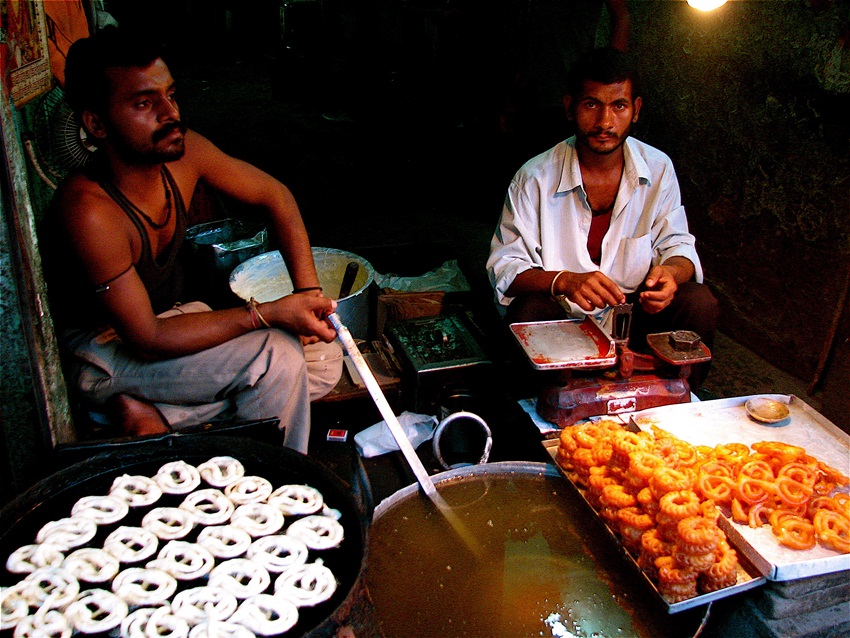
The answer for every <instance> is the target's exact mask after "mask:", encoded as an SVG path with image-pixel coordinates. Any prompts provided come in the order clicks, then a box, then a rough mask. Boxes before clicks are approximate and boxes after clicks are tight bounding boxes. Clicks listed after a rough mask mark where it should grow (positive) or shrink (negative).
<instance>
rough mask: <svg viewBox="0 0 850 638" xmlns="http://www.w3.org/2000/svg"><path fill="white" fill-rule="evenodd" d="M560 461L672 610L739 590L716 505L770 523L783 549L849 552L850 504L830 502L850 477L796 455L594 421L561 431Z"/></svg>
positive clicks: (739, 517) (774, 446) (747, 521)
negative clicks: (703, 596)
mask: <svg viewBox="0 0 850 638" xmlns="http://www.w3.org/2000/svg"><path fill="white" fill-rule="evenodd" d="M556 461H557V463H558V464H559V465H560V466H561V467H562V468H563V469H564V470H565V471H566V472H567V474H568V476H570V478H571V479H573V480H574V481H575V482H576V483H577V484H578V485H580V486H582V487H585V488H587V490H586V492H585V494H586V498H587V501H588V502H589V503H590V504H591V505H592V506H593V507H594V508H595V509H596V511H597V512H598V513H599V515H600V517H602V518H603V519H604V520H605V522H606V523H607V524H608V525H609V527H610V529H611V530H612V531H613V532H614V533H615V534H616V535H618V536H619V538H620V539H621V542H622V544H623V546H624V547H625V548H626V549H628V550H629V551H630V552H632V553H633V554H634V555H635V556H636V560H637V563H638V565H639V566H640V567H641V569H643V570H644V572H645V573H646V575H647V576H648V577H650V578H652V579H653V580H654V581H655V582H656V583H657V585H658V590H659V592H660V593H661V594H662V595H663V596H664V598H665V599H666V600H667V601H668V602H671V603H673V602H678V601H681V600H686V599H687V598H690V597H693V596H695V595H697V593H699V592H710V591H716V590H717V589H721V588H723V587H729V586H731V585H734V584H735V583H736V582H737V578H738V559H737V554H736V553H735V551H734V550H733V549H731V548H730V547H729V544H728V543H727V541H726V536H725V534H724V533H723V532H722V531H721V530H720V529H719V528H718V527H717V519H718V516H719V511H718V507H723V508H727V509H725V511H726V512H727V515H728V512H729V509H728V508H731V515H732V520H733V521H735V522H738V523H741V524H744V525H750V526H752V527H761V526H763V525H765V524H769V525H770V528H771V530H772V531H773V534H774V535H775V536H776V538H777V540H778V541H779V542H780V543H782V544H783V545H785V546H787V547H792V548H795V549H808V548H811V547H813V546H814V545H815V544H816V543H817V542H820V543H822V544H823V545H824V546H826V547H829V548H831V549H833V550H835V551H839V552H848V553H850V496H848V495H846V494H837V495H835V496H826V495H827V494H830V493H832V491H833V489H834V487H835V486H843V485H847V484H848V483H850V479H848V477H846V476H844V475H843V474H842V473H841V472H838V471H837V470H834V469H833V468H831V467H829V466H828V465H826V464H824V463H821V462H819V461H818V460H817V459H815V458H813V457H811V456H809V455H808V454H807V453H806V451H805V449H804V448H802V447H798V446H794V445H789V444H785V443H779V442H774V441H762V442H760V443H757V444H754V445H753V446H752V451H751V450H750V448H749V447H748V446H746V445H744V444H742V443H725V444H722V445H718V446H716V447H714V448H709V447H707V446H693V445H690V444H688V443H685V442H683V441H681V440H679V439H677V438H676V437H674V436H672V435H671V434H670V433H669V432H666V431H664V430H661V429H660V428H657V427H654V426H653V427H652V431H651V432H649V431H642V432H628V431H626V430H624V429H623V428H622V427H621V426H619V425H617V424H616V423H614V422H605V421H600V422H597V423H595V424H580V425H575V426H569V427H568V428H564V430H563V431H562V432H561V436H560V444H559V448H558V454H557V455H556ZM815 520H816V521H817V523H815Z"/></svg>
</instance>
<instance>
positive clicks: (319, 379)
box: [44, 28, 342, 452]
mask: <svg viewBox="0 0 850 638" xmlns="http://www.w3.org/2000/svg"><path fill="white" fill-rule="evenodd" d="M65 77H66V86H65V88H66V96H67V99H68V101H69V103H70V104H71V106H72V107H73V108H74V111H75V114H76V116H77V117H78V118H79V121H80V122H81V124H82V125H83V126H84V128H85V129H86V131H87V133H88V134H89V138H90V139H91V140H92V141H93V142H94V143H95V144H96V145H97V147H98V150H97V152H96V154H95V155H96V158H97V159H96V160H95V161H94V162H93V163H92V164H91V165H90V166H89V167H87V168H86V169H85V170H82V171H79V172H76V173H73V174H71V175H69V176H68V177H67V178H66V180H65V181H64V182H63V184H62V185H61V187H60V188H59V190H57V192H56V196H55V198H54V201H53V203H52V205H51V209H50V211H49V213H48V215H47V218H46V237H45V241H44V245H45V246H46V247H47V249H46V250H45V262H46V270H47V276H48V285H49V290H50V293H51V305H52V307H53V312H54V316H55V319H56V323H57V326H58V328H59V330H60V334H61V335H62V338H63V343H64V344H65V345H67V347H68V350H69V351H70V353H71V354H72V355H73V356H72V361H73V366H72V368H73V370H72V371H71V375H72V376H73V377H74V381H75V384H76V386H77V389H78V390H79V393H80V395H81V397H82V399H83V400H84V401H85V402H86V403H87V404H89V405H93V406H95V407H99V406H103V407H108V406H112V407H113V408H116V407H117V414H118V415H119V417H120V418H121V420H123V426H124V428H125V432H126V433H130V434H146V433H151V432H157V431H166V430H167V429H171V428H177V429H179V428H180V427H186V426H190V425H196V424H198V423H204V422H206V421H208V420H209V419H210V418H214V417H215V416H216V415H218V414H220V413H221V412H222V411H226V410H229V414H232V415H233V416H234V417H235V418H236V419H240V420H252V419H261V418H272V417H276V418H279V419H280V422H281V427H282V428H285V438H284V444H285V445H287V446H289V447H292V448H294V449H297V450H300V451H302V452H306V450H307V440H308V437H309V402H310V400H312V399H315V398H317V397H319V396H322V395H323V394H325V393H327V392H328V391H329V390H330V389H331V388H333V386H334V385H335V384H336V381H337V380H338V379H339V375H340V374H341V370H342V353H341V349H340V347H339V345H338V343H336V342H334V339H335V337H336V333H335V331H334V329H333V327H332V326H331V325H330V323H329V322H328V321H327V319H326V317H327V315H328V314H329V313H330V312H332V311H333V310H334V309H335V307H336V302H334V301H333V300H332V299H329V298H326V297H324V296H323V295H322V290H321V288H320V286H319V280H318V276H317V274H316V268H315V265H314V263H313V257H312V249H311V247H310V243H309V240H308V237H307V231H306V229H305V226H304V222H303V220H302V218H301V214H300V212H299V210H298V206H297V204H296V202H295V200H294V198H293V196H292V193H291V192H290V191H289V190H288V189H287V188H286V186H284V185H283V184H281V183H280V182H279V181H277V180H276V179H274V178H273V177H271V176H270V175H268V174H266V173H264V172H263V171H261V170H259V169H257V168H255V167H253V166H251V165H249V164H246V163H245V162H242V161H240V160H237V159H235V158H233V157H230V156H228V155H226V154H225V153H223V152H222V151H220V150H219V149H218V148H216V147H215V146H214V145H213V144H212V143H211V142H210V141H209V140H207V139H205V138H204V137H202V136H201V135H199V134H197V133H195V132H193V131H190V130H187V129H186V127H185V126H184V125H183V124H182V122H181V120H180V111H179V108H178V106H177V101H176V99H175V83H174V79H173V78H172V76H171V73H170V71H169V69H168V66H167V65H166V64H165V62H164V61H163V60H162V58H161V57H160V55H159V53H158V52H157V50H156V49H155V48H153V47H151V46H150V45H149V43H147V42H146V41H144V40H142V39H139V38H137V37H135V36H134V35H133V34H131V33H127V32H122V31H121V30H119V29H115V28H108V29H105V30H103V31H101V32H99V33H97V34H96V35H94V36H92V37H90V38H85V39H83V40H80V41H78V42H76V43H74V45H73V46H72V47H71V49H70V51H69V53H68V58H67V65H66V70H65ZM199 181H203V182H204V183H205V184H206V185H207V186H209V187H211V188H213V189H217V190H219V191H220V192H222V193H223V194H225V195H226V196H228V197H231V198H234V199H236V200H238V201H241V202H244V203H247V204H251V205H254V206H258V207H260V208H261V209H263V210H264V211H265V212H266V213H267V215H268V223H269V226H270V228H271V229H272V231H273V234H274V236H275V237H276V238H277V240H278V247H279V249H280V251H281V254H282V255H283V258H284V261H285V263H286V265H287V269H288V271H289V273H290V275H291V277H292V281H293V285H294V288H295V290H294V292H293V294H291V295H288V296H286V297H283V298H281V299H278V300H276V301H272V302H268V303H262V304H257V303H252V304H248V306H247V307H239V308H230V309H225V310H216V311H212V310H211V309H210V308H209V307H207V306H205V305H203V304H198V303H186V302H187V301H191V300H186V299H183V298H182V297H181V294H182V290H181V286H182V273H181V271H180V268H179V261H178V260H177V258H176V257H177V253H178V252H179V250H180V246H181V244H182V243H183V240H184V238H185V232H186V224H187V219H186V206H185V200H184V195H188V196H191V194H192V193H193V192H194V191H195V187H196V186H197V184H198V182H199ZM178 302H183V305H175V304H177V303H178Z"/></svg>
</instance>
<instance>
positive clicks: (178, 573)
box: [148, 541, 215, 581]
mask: <svg viewBox="0 0 850 638" xmlns="http://www.w3.org/2000/svg"><path fill="white" fill-rule="evenodd" d="M214 565H215V558H214V557H213V555H212V554H211V553H210V551H209V550H208V549H206V548H205V547H203V546H202V545H198V544H197V543H187V542H186V541H169V542H168V543H166V544H165V546H164V547H163V548H162V549H161V550H159V554H157V556H156V560H152V561H150V562H149V563H148V567H153V568H156V569H161V570H162V571H164V572H166V573H168V574H171V575H172V576H174V578H176V579H177V580H180V581H187V580H195V579H197V578H203V577H204V576H206V575H207V574H209V573H210V571H211V570H212V568H213V566H214Z"/></svg>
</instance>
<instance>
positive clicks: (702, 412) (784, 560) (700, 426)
mask: <svg viewBox="0 0 850 638" xmlns="http://www.w3.org/2000/svg"><path fill="white" fill-rule="evenodd" d="M758 396H764V397H768V398H771V399H776V400H778V401H782V402H784V403H787V404H788V408H789V410H790V412H791V414H790V416H789V418H788V419H785V420H783V421H780V422H779V423H776V424H774V425H769V424H765V423H759V422H758V421H755V420H753V419H752V418H750V416H749V415H748V414H747V411H746V409H745V407H744V404H745V403H746V402H747V400H748V399H750V398H752V397H735V398H731V399H718V400H715V401H702V402H698V403H679V404H676V405H667V406H662V407H658V408H651V409H648V410H642V411H640V412H635V413H633V414H632V415H631V419H630V420H631V422H632V423H633V425H634V426H636V427H638V428H640V429H642V430H647V429H650V428H651V426H653V425H656V426H658V427H660V428H662V429H664V430H666V431H667V432H670V433H671V434H673V435H674V436H676V437H678V438H680V439H682V440H683V441H687V442H688V443H691V444H693V445H707V446H710V447H714V446H715V445H720V444H723V443H746V444H747V445H752V444H753V443H758V442H760V441H780V442H782V443H789V444H791V445H797V446H800V447H804V448H805V449H806V452H807V453H808V454H810V455H812V456H814V457H815V458H817V459H818V460H819V461H823V462H824V463H826V464H828V465H830V466H832V467H834V468H835V469H837V470H839V471H841V472H842V473H844V474H845V475H850V435H848V434H847V433H845V432H843V431H842V430H841V429H839V428H838V427H837V426H836V425H835V424H833V423H832V422H831V421H829V420H828V419H827V418H826V417H824V416H823V415H821V414H820V413H818V412H817V411H816V410H815V409H814V408H812V407H811V406H809V405H807V404H806V403H805V402H804V401H803V400H801V399H799V398H798V397H796V396H794V395H784V394H766V395H758ZM842 490H843V491H848V488H847V487H845V488H842ZM720 523H721V524H722V527H723V530H724V531H725V532H726V535H727V536H728V537H729V538H730V540H732V541H733V543H734V545H735V546H736V548H737V549H738V550H739V551H741V552H743V553H744V554H745V555H746V556H747V558H749V559H750V561H751V562H752V563H753V565H755V566H756V568H757V569H758V570H759V572H760V573H762V574H763V575H764V576H765V577H766V578H768V579H769V580H775V581H784V580H794V579H797V578H804V577H808V576H819V575H822V574H829V573H832V572H837V571H843V570H848V569H850V554H840V553H838V552H835V551H833V550H831V549H828V548H826V547H824V546H823V545H821V544H818V545H816V546H815V547H814V548H812V549H810V550H794V549H790V548H787V547H784V546H782V545H780V544H779V542H778V541H777V540H776V537H775V536H774V535H773V532H772V531H771V529H770V526H769V525H763V526H762V527H760V528H758V529H753V528H751V527H750V526H749V525H741V524H739V523H735V522H733V521H732V520H731V518H729V517H728V516H724V517H723V518H721V520H720Z"/></svg>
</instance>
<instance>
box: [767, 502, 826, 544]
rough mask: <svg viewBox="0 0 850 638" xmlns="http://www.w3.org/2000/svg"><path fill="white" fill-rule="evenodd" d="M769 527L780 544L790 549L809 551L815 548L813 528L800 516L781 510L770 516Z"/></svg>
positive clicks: (812, 525)
mask: <svg viewBox="0 0 850 638" xmlns="http://www.w3.org/2000/svg"><path fill="white" fill-rule="evenodd" d="M770 526H771V527H772V528H773V534H774V535H775V536H776V538H777V539H778V540H779V542H780V543H782V544H783V545H785V546H786V547H790V548H791V549H811V548H812V547H814V546H815V526H814V524H812V523H811V522H810V521H808V520H806V519H805V518H803V517H802V516H798V515H796V514H790V513H788V512H784V511H782V510H774V511H773V513H772V514H771V515H770Z"/></svg>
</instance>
